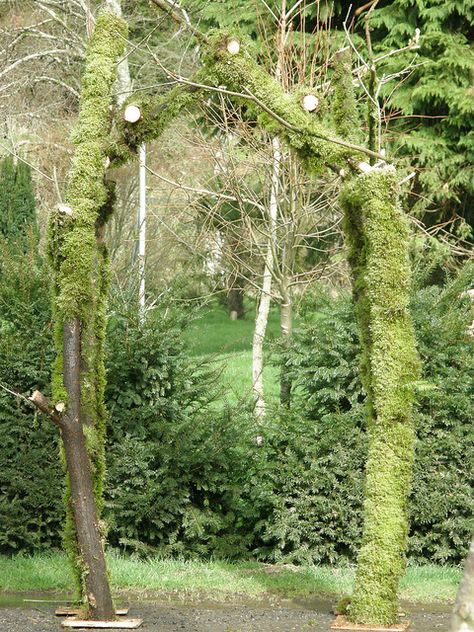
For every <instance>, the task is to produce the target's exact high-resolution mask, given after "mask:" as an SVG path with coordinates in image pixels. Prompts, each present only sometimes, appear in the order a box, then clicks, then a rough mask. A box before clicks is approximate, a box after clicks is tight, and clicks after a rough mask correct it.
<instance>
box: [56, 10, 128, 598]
mask: <svg viewBox="0 0 474 632" xmlns="http://www.w3.org/2000/svg"><path fill="white" fill-rule="evenodd" d="M126 35H127V29H126V24H125V22H124V21H123V20H122V19H120V18H118V17H117V16H116V15H115V14H113V13H112V12H110V11H108V10H103V11H101V12H100V14H99V16H98V18H97V21H96V25H95V29H94V33H93V35H92V38H91V41H90V43H89V46H88V49H87V54H86V62H85V70H84V74H83V77H82V90H81V104H80V111H79V118H78V122H77V125H76V126H75V128H74V131H73V134H72V141H73V143H74V146H75V152H74V157H73V160H72V165H71V170H70V174H69V181H68V186H67V190H66V202H67V204H68V206H69V207H70V208H71V209H72V215H67V214H60V213H55V214H53V215H52V218H51V220H50V226H49V253H50V260H51V263H52V268H53V271H54V274H55V297H54V311H53V314H54V320H55V331H56V352H57V357H56V361H55V364H54V367H53V397H54V399H55V401H57V400H59V399H61V400H64V401H66V402H67V393H66V391H65V388H64V385H63V348H62V347H63V333H62V332H63V326H64V323H66V322H68V321H70V320H72V319H75V318H79V319H80V321H81V360H82V368H81V421H82V422H83V424H84V426H83V427H84V428H87V429H86V430H85V433H86V439H87V445H88V451H89V456H90V459H91V466H92V473H93V479H94V480H93V483H94V491H95V495H96V501H97V506H98V510H99V513H100V511H101V508H102V504H103V500H102V491H103V478H104V469H105V459H104V441H105V420H106V412H105V406H104V388H105V369H104V337H105V326H106V297H107V290H108V261H107V253H106V250H105V246H104V245H103V243H102V242H103V239H102V236H101V231H102V229H103V224H104V223H105V221H106V220H107V218H108V217H109V215H110V213H111V211H112V208H113V201H114V192H113V187H111V186H110V184H108V183H106V182H105V172H106V153H105V148H106V147H107V145H108V142H109V133H110V128H111V107H112V94H111V89H112V86H113V84H114V81H115V78H116V63H117V60H118V58H119V57H120V55H121V54H122V53H123V50H124V43H125V41H126ZM65 500H66V506H67V519H66V525H65V534H64V542H65V546H66V548H67V550H68V554H69V558H70V560H71V561H72V565H73V570H74V575H75V577H76V583H77V587H78V590H79V591H80V592H81V593H82V597H83V599H84V600H85V601H87V595H86V594H85V592H84V574H85V572H87V569H84V567H83V564H82V562H81V560H80V556H79V553H78V548H77V544H76V536H75V529H74V521H73V513H72V508H71V506H70V490H69V482H68V481H67V485H66V498H65Z"/></svg>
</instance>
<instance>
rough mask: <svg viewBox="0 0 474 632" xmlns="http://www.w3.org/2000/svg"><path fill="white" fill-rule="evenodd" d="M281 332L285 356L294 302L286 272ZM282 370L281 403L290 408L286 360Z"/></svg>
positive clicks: (291, 330) (290, 385) (291, 327)
mask: <svg viewBox="0 0 474 632" xmlns="http://www.w3.org/2000/svg"><path fill="white" fill-rule="evenodd" d="M280 332H281V338H282V346H283V354H284V355H286V354H287V352H288V350H289V347H290V343H291V336H292V333H293V301H292V296H291V292H290V288H289V283H288V277H287V275H286V274H285V273H284V272H283V278H282V282H281V304H280ZM280 370H281V373H280V403H281V404H283V405H284V406H287V407H288V408H289V407H290V404H291V388H292V381H291V378H290V377H289V375H288V370H287V366H286V362H285V358H284V361H283V362H282V365H281V369H280Z"/></svg>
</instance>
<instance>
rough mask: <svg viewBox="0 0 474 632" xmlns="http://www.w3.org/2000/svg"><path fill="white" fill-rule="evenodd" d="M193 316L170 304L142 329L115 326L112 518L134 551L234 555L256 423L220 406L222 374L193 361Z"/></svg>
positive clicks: (130, 318) (115, 537)
mask: <svg viewBox="0 0 474 632" xmlns="http://www.w3.org/2000/svg"><path fill="white" fill-rule="evenodd" d="M188 319H189V316H187V315H186V314H183V313H182V312H178V311H177V310H175V309H172V308H168V309H166V308H165V307H164V306H161V307H160V308H159V309H157V310H155V311H153V312H151V314H150V315H149V316H148V317H147V319H146V321H145V323H143V324H142V325H140V324H139V323H138V322H137V319H136V316H135V315H134V314H133V313H130V311H125V312H123V313H119V312H118V311H116V312H115V313H114V315H113V316H112V317H111V319H110V322H109V337H108V345H109V356H108V365H107V366H108V386H107V394H106V395H107V401H108V407H109V413H110V431H109V448H108V451H107V453H108V485H107V500H106V507H107V519H108V521H109V524H110V535H109V539H110V542H111V543H112V544H113V545H121V546H123V547H125V548H128V549H129V550H133V551H138V552H140V551H142V552H146V551H149V550H153V551H155V552H156V551H160V552H162V553H180V554H186V555H195V554H210V553H215V554H219V555H225V556H231V555H235V554H236V553H238V552H241V551H242V547H243V546H244V544H243V540H244V539H245V538H244V537H242V536H240V535H238V534H236V533H235V529H234V522H235V512H234V505H235V498H236V496H238V494H239V493H240V492H239V489H240V484H241V480H242V479H243V477H244V475H245V471H246V468H247V462H248V455H247V454H246V453H245V450H246V447H245V446H246V445H247V446H248V445H249V442H246V436H247V435H248V428H247V427H246V420H245V418H241V419H239V423H236V420H235V419H234V418H233V415H232V411H227V412H224V413H222V412H218V411H217V409H216V407H215V406H214V407H213V406H212V405H211V401H210V400H211V395H212V392H213V391H214V390H215V389H214V387H213V386H212V383H213V382H214V381H215V378H216V374H215V372H214V371H211V370H210V369H209V367H208V366H207V365H206V364H203V363H199V361H197V360H191V359H188V358H187V356H186V353H185V349H184V343H183V336H182V330H183V328H184V325H185V322H186V321H187V320H188Z"/></svg>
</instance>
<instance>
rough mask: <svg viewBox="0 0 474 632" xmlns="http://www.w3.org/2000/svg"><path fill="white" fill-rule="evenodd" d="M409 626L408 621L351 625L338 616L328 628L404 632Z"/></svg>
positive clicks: (361, 631) (345, 619)
mask: <svg viewBox="0 0 474 632" xmlns="http://www.w3.org/2000/svg"><path fill="white" fill-rule="evenodd" d="M409 625H410V621H404V622H403V623H394V624H393V625H370V624H367V625H366V624H361V623H352V621H349V619H347V618H346V617H345V616H344V615H342V614H338V615H337V616H336V619H335V620H334V621H333V623H331V625H330V626H329V627H330V628H331V630H355V631H356V632H405V630H406V629H407V628H408V626H409Z"/></svg>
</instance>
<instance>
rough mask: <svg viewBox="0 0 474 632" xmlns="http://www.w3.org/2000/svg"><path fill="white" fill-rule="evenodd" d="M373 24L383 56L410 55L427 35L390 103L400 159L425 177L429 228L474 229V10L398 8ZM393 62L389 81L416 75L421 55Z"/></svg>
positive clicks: (402, 0) (403, 3) (465, 0)
mask: <svg viewBox="0 0 474 632" xmlns="http://www.w3.org/2000/svg"><path fill="white" fill-rule="evenodd" d="M371 24H372V25H373V26H374V28H375V30H374V33H373V40H374V42H375V46H376V48H377V49H378V51H379V52H387V51H389V50H393V49H399V48H403V47H404V46H406V45H407V44H408V42H409V41H410V39H412V38H413V37H414V35H415V29H420V49H419V51H418V55H417V57H416V58H415V63H416V65H415V66H414V67H413V71H412V72H411V74H410V75H409V76H408V77H405V78H404V81H402V82H400V84H399V85H398V86H397V89H396V90H395V91H393V93H391V95H390V100H389V103H390V105H391V107H392V109H393V111H394V112H395V111H396V112H397V115H396V116H397V118H396V119H394V123H393V124H392V128H393V129H394V130H396V131H397V132H398V134H397V135H398V136H399V140H398V141H397V145H398V147H399V151H400V152H402V153H403V154H405V155H407V156H410V159H411V163H412V164H413V165H414V166H416V167H418V170H419V172H418V179H417V185H416V187H415V189H416V198H414V199H413V202H414V203H415V206H416V207H418V211H419V212H420V213H424V212H425V211H430V213H429V214H427V215H425V220H426V221H427V222H432V223H436V222H438V221H439V220H440V219H441V218H443V217H444V218H446V217H452V216H456V215H459V216H461V217H463V218H464V219H465V220H466V221H467V222H468V223H469V224H470V225H471V226H474V167H473V159H474V128H473V113H474V99H473V95H474V93H473V88H472V77H473V73H474V49H473V46H472V29H473V26H474V9H473V4H472V2H471V1H469V0H460V1H458V2H439V0H421V1H420V0H394V1H393V2H390V3H389V4H388V5H387V6H385V7H383V8H380V9H377V10H376V11H375V12H374V15H373V18H372V20H371ZM387 62H388V63H387V65H386V67H385V68H384V69H383V72H385V73H390V72H391V70H392V69H393V70H395V69H397V70H399V69H400V68H402V67H404V66H407V67H408V66H409V64H410V62H413V51H407V52H406V53H402V54H401V56H400V55H395V56H392V57H390V58H388V60H387ZM392 88H393V86H392V84H390V89H392ZM433 211H438V212H437V213H433Z"/></svg>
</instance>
